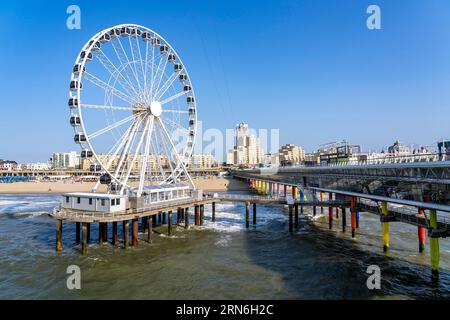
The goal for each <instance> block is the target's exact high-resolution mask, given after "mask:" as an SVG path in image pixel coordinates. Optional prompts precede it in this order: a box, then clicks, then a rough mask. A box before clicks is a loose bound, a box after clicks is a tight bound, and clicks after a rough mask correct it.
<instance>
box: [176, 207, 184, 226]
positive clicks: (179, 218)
mask: <svg viewBox="0 0 450 320" xmlns="http://www.w3.org/2000/svg"><path fill="white" fill-rule="evenodd" d="M182 210H183V209H181V208H178V209H177V224H181V211H182Z"/></svg>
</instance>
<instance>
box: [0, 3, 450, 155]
mask: <svg viewBox="0 0 450 320" xmlns="http://www.w3.org/2000/svg"><path fill="white" fill-rule="evenodd" d="M70 4H77V5H79V6H80V8H81V15H82V16H81V19H82V25H81V30H68V29H67V28H66V18H67V14H66V8H67V6H68V5H70ZM369 4H378V5H379V6H380V7H381V10H382V30H379V31H370V30H368V29H367V28H366V19H367V14H366V8H367V6H368V5H369ZM0 21H1V22H0V24H1V28H0V36H1V38H2V45H1V50H0V58H1V61H2V76H1V77H0V85H1V95H0V108H1V113H0V137H1V142H0V158H7V159H11V160H17V161H19V162H25V161H44V160H47V159H48V158H49V157H50V154H51V152H52V151H69V150H78V148H77V146H76V145H75V144H74V143H73V140H72V137H73V131H72V128H71V127H70V125H69V123H68V110H67V106H66V103H67V95H68V82H69V78H70V71H71V68H72V65H73V61H74V59H75V56H76V55H77V54H78V51H79V49H80V48H81V47H82V45H83V44H84V43H85V42H86V41H87V40H88V39H89V38H90V37H91V36H92V35H93V34H95V33H96V32H97V31H99V30H101V29H103V28H106V27H109V26H112V25H115V24H119V23H128V22H130V23H137V24H141V25H145V26H147V27H149V28H151V29H154V30H155V31H157V32H158V33H160V34H162V35H163V36H164V37H165V38H166V39H167V40H168V41H169V42H170V43H171V44H172V45H173V46H174V47H175V48H176V50H177V51H178V52H179V54H180V55H181V56H182V57H183V61H184V62H185V64H186V65H187V67H188V69H189V73H190V75H191V78H192V80H193V84H194V87H195V90H196V95H197V101H198V110H199V118H200V120H202V121H203V127H204V128H219V129H221V130H224V129H225V128H233V127H234V125H235V124H236V123H238V122H241V121H243V122H248V123H249V124H250V126H251V127H254V128H269V129H270V128H279V129H280V142H281V143H282V144H284V143H295V144H299V145H302V146H304V147H305V148H306V150H307V151H312V150H314V149H315V148H316V147H317V146H318V144H321V143H325V142H329V141H334V140H337V139H344V138H345V139H347V140H348V141H350V142H352V143H358V144H362V145H363V148H364V149H365V150H369V149H372V150H375V149H378V150H379V149H381V148H383V147H386V146H387V145H389V144H391V143H392V142H393V140H395V139H396V138H399V139H400V140H402V141H403V142H405V143H408V144H410V143H417V144H424V145H430V144H435V142H436V141H437V140H439V139H442V138H444V137H446V138H450V132H449V129H448V115H449V111H450V2H449V1H448V0H440V1H439V0H410V1H407V0H395V1H380V0H371V1H364V0H339V1H338V0H334V1H333V0H327V1H324V0H314V1H313V0H308V1H306V0H305V1H300V0H296V1H280V0H277V1H275V0H273V1H263V0H258V1H237V0H236V1H234V0H233V1H232V0H215V1H213V0H205V1H200V0H195V1H193V0H183V1H177V0H171V1H151V0H146V1H29V2H27V1H2V2H1V3H0ZM446 124H447V126H446Z"/></svg>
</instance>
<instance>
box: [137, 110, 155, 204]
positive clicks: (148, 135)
mask: <svg viewBox="0 0 450 320" xmlns="http://www.w3.org/2000/svg"><path fill="white" fill-rule="evenodd" d="M153 121H154V117H153V116H151V117H150V119H149V125H148V128H147V131H146V132H145V133H146V137H145V148H144V157H143V159H142V160H143V161H142V162H143V163H142V164H141V174H140V176H139V179H140V180H139V187H138V192H137V196H138V197H139V196H141V194H142V190H143V188H144V182H145V177H146V172H147V162H148V156H149V150H150V141H151V139H152V131H153ZM143 135H144V134H143Z"/></svg>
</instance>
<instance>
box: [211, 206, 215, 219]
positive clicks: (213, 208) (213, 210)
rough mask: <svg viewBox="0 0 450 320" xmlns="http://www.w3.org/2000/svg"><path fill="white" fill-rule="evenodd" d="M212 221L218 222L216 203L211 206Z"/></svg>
mask: <svg viewBox="0 0 450 320" xmlns="http://www.w3.org/2000/svg"><path fill="white" fill-rule="evenodd" d="M211 220H212V222H216V203H215V202H213V203H212V204H211Z"/></svg>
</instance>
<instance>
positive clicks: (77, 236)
mask: <svg viewBox="0 0 450 320" xmlns="http://www.w3.org/2000/svg"><path fill="white" fill-rule="evenodd" d="M80 227H81V225H80V222H76V223H75V243H76V244H80Z"/></svg>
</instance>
